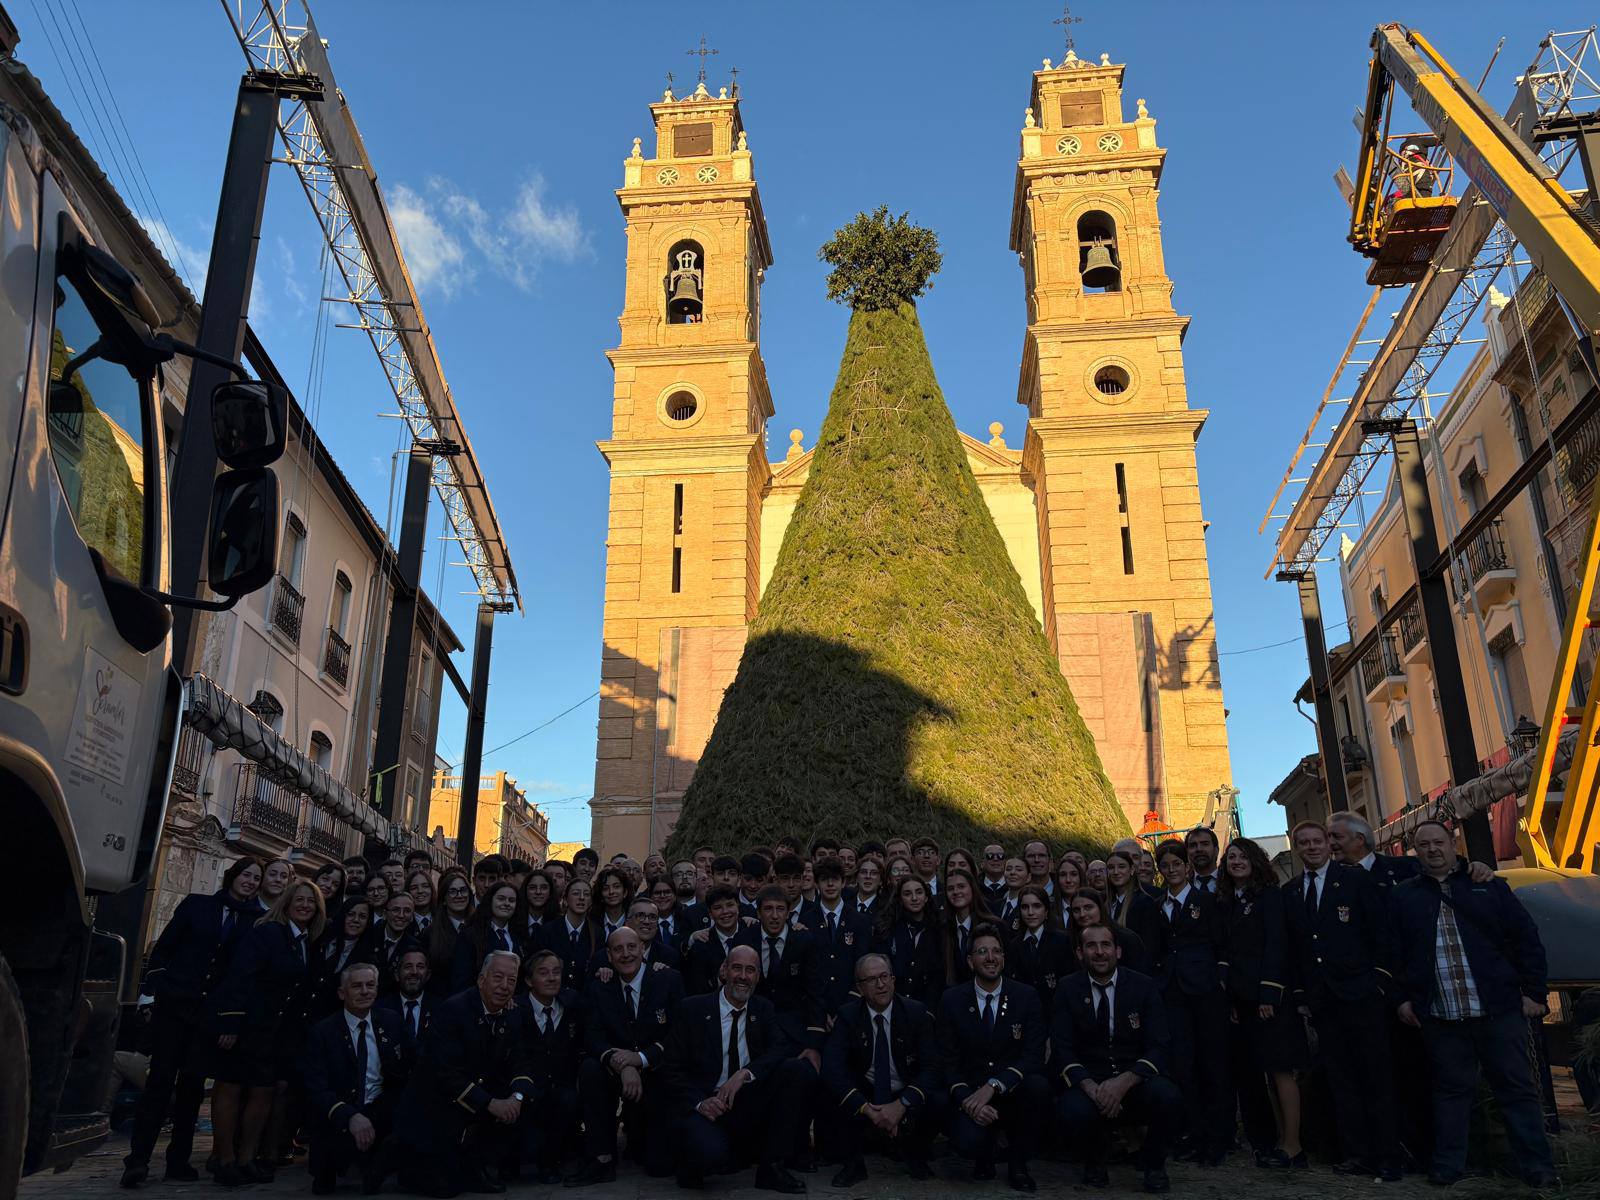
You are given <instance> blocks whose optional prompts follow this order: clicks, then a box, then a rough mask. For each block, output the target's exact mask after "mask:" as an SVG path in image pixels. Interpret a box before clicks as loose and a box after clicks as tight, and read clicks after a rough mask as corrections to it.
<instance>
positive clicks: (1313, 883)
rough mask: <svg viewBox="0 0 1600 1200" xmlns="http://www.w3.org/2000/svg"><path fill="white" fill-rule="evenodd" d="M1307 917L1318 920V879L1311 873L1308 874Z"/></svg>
mask: <svg viewBox="0 0 1600 1200" xmlns="http://www.w3.org/2000/svg"><path fill="white" fill-rule="evenodd" d="M1306 916H1308V917H1310V918H1311V919H1312V920H1313V921H1315V920H1316V919H1317V877H1316V875H1315V873H1313V872H1311V871H1307V872H1306Z"/></svg>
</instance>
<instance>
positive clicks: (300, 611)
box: [272, 575, 306, 646]
mask: <svg viewBox="0 0 1600 1200" xmlns="http://www.w3.org/2000/svg"><path fill="white" fill-rule="evenodd" d="M305 610H306V598H305V597H304V596H302V595H301V594H300V593H299V592H297V591H296V590H295V586H294V584H292V583H290V582H289V581H288V580H287V579H285V578H284V577H283V576H282V575H279V576H278V577H277V578H276V579H275V580H273V584H272V627H273V628H274V629H276V630H277V631H278V632H279V633H281V634H283V636H284V637H286V638H288V639H289V640H290V641H291V642H293V643H294V644H295V645H297V646H298V645H299V644H300V619H301V617H303V616H304V615H305Z"/></svg>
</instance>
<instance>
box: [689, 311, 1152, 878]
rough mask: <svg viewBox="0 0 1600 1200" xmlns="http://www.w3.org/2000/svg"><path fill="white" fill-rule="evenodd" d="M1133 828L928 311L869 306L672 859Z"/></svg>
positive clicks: (1071, 839)
mask: <svg viewBox="0 0 1600 1200" xmlns="http://www.w3.org/2000/svg"><path fill="white" fill-rule="evenodd" d="M1127 832H1128V826H1127V821H1126V819H1125V818H1124V816H1123V814H1122V810H1121V808H1120V807H1119V806H1118V804H1117V801H1116V799H1115V797H1114V795H1113V793H1112V790H1111V785H1110V783H1109V782H1108V781H1107V780H1106V776H1105V772H1104V771H1103V770H1102V768H1101V766H1100V759H1099V756H1098V755H1097V754H1096V752H1095V747H1094V741H1093V739H1092V738H1091V737H1090V734H1089V731H1088V730H1087V729H1086V728H1085V726H1084V724H1083V719H1082V718H1081V717H1080V716H1079V715H1078V706H1077V704H1076V703H1075V702H1074V701H1073V698H1072V692H1071V690H1070V689H1069V688H1068V686H1067V682H1066V680H1065V679H1064V678H1063V677H1062V674H1061V671H1060V668H1059V667H1058V666H1057V665H1056V660H1055V656H1054V654H1052V653H1051V650H1050V646H1049V644H1048V643H1047V642H1046V641H1045V637H1044V633H1043V631H1042V630H1041V629H1040V628H1039V622H1038V620H1037V619H1036V618H1035V616H1034V614H1033V610H1032V608H1031V607H1030V605H1029V603H1028V599H1027V596H1026V595H1025V594H1024V593H1023V590H1022V583H1021V581H1020V580H1019V579H1018V577H1017V573H1016V570H1015V568H1013V567H1012V565H1011V560H1010V558H1009V557H1008V556H1007V554H1006V549H1005V545H1004V543H1003V542H1002V541H1001V538H1000V532H999V530H998V529H996V528H995V524H994V520H993V518H992V517H991V516H990V515H989V510H988V508H987V507H986V506H985V504H984V502H983V497H982V495H981V494H980V493H979V491H978V485H977V482H976V481H975V480H974V479H973V477H972V472H971V469H970V468H969V467H968V466H967V459H966V454H965V452H964V451H963V450H962V447H961V440H960V437H959V435H958V434H957V433H956V427H955V423H954V421H952V420H951V417H950V412H949V410H948V409H947V408H946V407H945V403H944V397H943V396H942V395H941V394H940V391H939V384H938V381H937V380H936V379H935V378H934V374H933V364H932V362H931V361H930V360H929V358H928V348H927V345H926V343H925V342H924V341H923V336H922V327H921V325H920V324H919V323H918V321H917V316H916V310H915V309H914V308H912V307H911V306H910V305H909V304H905V305H902V306H901V307H900V308H899V309H883V310H879V311H857V312H855V313H854V314H853V315H852V316H851V319H850V335H849V339H848V341H847V342H846V344H845V350H844V360H843V362H842V363H841V364H840V367H839V378H838V382H837V383H836V384H835V385H834V389H833V397H832V399H831V401H830V402H829V407H828V416H827V420H826V421H825V422H824V423H823V426H822V434H821V437H820V439H819V440H818V442H817V447H816V452H815V455H814V456H813V458H812V460H811V473H810V476H809V478H808V479H807V481H806V485H805V489H804V491H803V492H802V493H801V496H800V502H799V505H798V507H797V508H796V509H795V513H794V517H793V519H792V520H791V521H790V523H789V529H788V532H787V533H786V534H785V536H784V539H783V547H782V549H781V550H780V551H779V554H778V561H777V564H776V566H775V567H774V569H773V573H772V579H771V581H770V582H769V583H768V585H767V588H766V591H765V593H764V594H763V595H762V597H761V610H760V614H759V616H758V617H757V619H756V621H755V623H754V625H753V626H752V627H751V629H750V639H749V642H748V643H747V644H746V646H745V651H744V657H743V658H742V659H741V661H740V663H739V670H738V674H737V676H736V677H735V679H734V681H733V684H732V686H731V687H729V689H728V692H727V695H726V696H725V697H724V698H723V702H722V710H721V713H720V714H719V715H718V717H717V724H716V728H715V730H714V731H713V732H712V735H711V740H710V743H709V744H708V745H707V746H706V750H705V754H704V755H703V756H702V757H701V759H700V765H699V767H698V769H697V770H696V772H695V776H694V781H693V783H692V784H691V785H690V787H689V790H688V793H687V795H686V796H685V797H684V807H683V813H682V816H681V817H680V818H679V821H678V825H677V828H676V831H675V832H674V834H673V836H672V839H671V843H670V846H669V850H670V852H671V853H673V854H680V853H683V852H686V851H687V850H688V849H689V848H691V847H694V846H699V845H709V846H714V847H717V848H718V849H721V850H725V851H732V852H740V851H742V850H744V849H745V848H747V847H749V846H751V845H756V844H761V843H768V844H770V843H771V842H772V841H773V840H774V839H776V838H778V837H780V836H782V835H784V834H794V835H796V836H798V837H799V838H800V839H801V840H802V841H803V842H806V841H808V839H810V838H812V837H816V836H820V835H823V834H832V835H834V836H836V837H839V838H842V839H844V840H846V841H850V842H856V841H859V840H861V839H864V838H869V837H875V838H880V839H882V838H885V837H887V836H889V835H892V834H907V835H910V836H912V837H915V836H918V835H921V834H928V835H930V836H932V837H935V838H937V839H938V840H939V842H940V843H941V844H942V845H946V846H949V845H955V844H964V845H967V846H971V847H979V846H981V845H983V844H984V843H985V842H987V841H992V840H998V841H1000V842H1002V843H1004V844H1006V845H1008V846H1010V847H1012V848H1014V849H1020V848H1021V844H1022V841H1023V840H1024V839H1026V838H1030V837H1039V838H1044V839H1046V840H1047V841H1049V842H1051V843H1052V844H1053V845H1054V846H1056V847H1057V848H1059V847H1062V846H1064V845H1066V844H1069V843H1070V844H1073V845H1077V846H1079V847H1082V848H1084V849H1089V848H1090V847H1103V846H1108V845H1109V844H1110V843H1111V842H1112V841H1114V840H1115V839H1116V838H1118V837H1122V836H1125V835H1126V834H1127Z"/></svg>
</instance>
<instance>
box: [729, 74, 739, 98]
mask: <svg viewBox="0 0 1600 1200" xmlns="http://www.w3.org/2000/svg"><path fill="white" fill-rule="evenodd" d="M728 79H729V81H730V83H731V84H732V87H731V89H730V90H731V92H732V94H733V98H734V99H735V100H737V99H738V98H739V68H738V67H729V68H728Z"/></svg>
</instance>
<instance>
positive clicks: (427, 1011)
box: [373, 990, 444, 1051]
mask: <svg viewBox="0 0 1600 1200" xmlns="http://www.w3.org/2000/svg"><path fill="white" fill-rule="evenodd" d="M405 1002H406V998H405V997H404V996H402V995H401V994H400V992H399V991H398V990H396V991H393V992H390V993H389V994H388V995H385V996H379V997H378V1002H377V1004H375V1005H374V1006H373V1007H374V1008H381V1009H382V1010H383V1011H384V1012H392V1013H394V1015H395V1018H396V1019H397V1020H398V1021H399V1022H400V1035H401V1036H402V1037H403V1038H404V1039H405V1043H406V1049H407V1050H410V1051H415V1050H416V1048H417V1045H418V1043H420V1042H421V1040H422V1036H423V1035H424V1034H425V1033H427V1032H428V1025H429V1024H430V1023H431V1022H432V1020H433V1014H434V1012H435V1011H436V1010H437V1009H438V1007H439V1005H441V1004H443V1003H444V1001H442V1000H440V999H439V998H438V997H437V996H435V995H433V994H432V993H431V992H427V991H424V992H423V993H422V995H420V996H418V997H417V1033H416V1036H415V1037H413V1036H412V1033H411V1027H410V1026H409V1025H408V1024H407V1023H406V1009H405Z"/></svg>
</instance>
